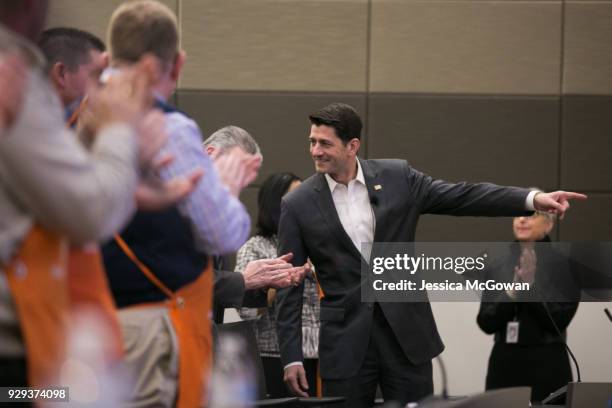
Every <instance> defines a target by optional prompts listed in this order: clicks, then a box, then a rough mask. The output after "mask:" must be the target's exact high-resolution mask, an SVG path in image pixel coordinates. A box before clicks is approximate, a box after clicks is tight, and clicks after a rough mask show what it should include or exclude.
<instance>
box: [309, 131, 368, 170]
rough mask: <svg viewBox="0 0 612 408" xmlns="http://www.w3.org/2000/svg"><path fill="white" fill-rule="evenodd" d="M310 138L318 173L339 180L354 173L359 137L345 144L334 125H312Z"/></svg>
mask: <svg viewBox="0 0 612 408" xmlns="http://www.w3.org/2000/svg"><path fill="white" fill-rule="evenodd" d="M308 140H309V143H310V155H311V156H312V160H313V161H314V164H315V170H316V171H317V173H327V174H329V175H330V176H331V177H332V178H333V179H334V180H336V181H338V182H342V181H343V180H344V179H345V178H346V177H347V176H350V175H351V174H352V172H353V170H354V169H355V168H356V167H355V166H356V157H357V151H358V150H359V139H351V140H350V141H349V142H347V143H346V144H345V143H343V142H342V140H341V139H340V138H339V137H338V136H337V135H336V130H335V129H334V128H333V127H330V126H326V125H321V126H317V125H312V126H311V127H310V136H309V137H308ZM349 180H350V177H349Z"/></svg>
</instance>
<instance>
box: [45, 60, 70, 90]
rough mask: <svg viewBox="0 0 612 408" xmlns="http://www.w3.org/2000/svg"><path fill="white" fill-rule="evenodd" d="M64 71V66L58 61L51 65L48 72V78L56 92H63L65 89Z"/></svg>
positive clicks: (65, 68)
mask: <svg viewBox="0 0 612 408" xmlns="http://www.w3.org/2000/svg"><path fill="white" fill-rule="evenodd" d="M66 70H67V67H66V65H65V64H64V63H63V62H60V61H58V62H56V63H55V64H53V66H52V67H51V69H50V70H49V78H51V82H53V84H54V85H55V87H56V88H57V89H58V90H63V89H64V88H65V87H66Z"/></svg>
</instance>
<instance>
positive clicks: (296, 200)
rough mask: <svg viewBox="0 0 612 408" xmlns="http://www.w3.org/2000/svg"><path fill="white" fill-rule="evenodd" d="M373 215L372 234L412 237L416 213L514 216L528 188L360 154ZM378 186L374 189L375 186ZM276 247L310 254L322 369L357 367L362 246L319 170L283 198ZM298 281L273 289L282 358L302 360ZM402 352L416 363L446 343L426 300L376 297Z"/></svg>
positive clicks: (298, 260) (363, 335)
mask: <svg viewBox="0 0 612 408" xmlns="http://www.w3.org/2000/svg"><path fill="white" fill-rule="evenodd" d="M360 163H361V167H362V170H363V174H364V178H365V182H366V185H367V188H368V194H369V196H370V202H371V203H372V209H373V211H374V216H375V218H376V229H375V231H374V242H413V241H414V235H415V230H416V227H417V222H418V219H419V216H420V215H421V214H427V213H430V214H450V215H469V216H516V215H524V214H527V212H526V211H525V200H526V198H527V195H528V193H529V191H528V190H526V189H519V188H514V187H500V186H496V185H493V184H489V183H479V184H468V183H456V184H454V183H447V182H444V181H441V180H434V179H432V178H431V177H429V176H427V175H425V174H423V173H421V172H419V171H417V170H415V169H413V168H411V167H410V166H409V165H408V163H407V162H406V161H404V160H393V159H388V160H387V159H386V160H360ZM375 185H380V186H381V187H382V188H381V189H378V190H375V189H374V186H375ZM278 235H279V241H280V243H279V245H280V247H279V253H287V252H292V253H293V255H294V256H293V264H294V265H301V264H303V263H304V262H306V259H307V258H310V259H311V261H312V263H313V264H314V265H315V269H316V272H317V277H318V279H319V283H320V285H321V287H322V289H323V292H324V293H325V297H324V299H323V300H322V301H321V332H320V345H319V358H320V364H321V365H320V370H321V377H322V378H324V379H346V378H349V377H351V376H353V375H355V374H356V373H357V371H358V370H359V367H360V365H361V363H362V361H363V359H364V356H365V352H366V349H367V346H368V340H369V338H370V327H371V325H372V313H373V305H372V304H371V303H364V302H362V301H361V284H362V277H361V260H362V257H361V254H360V252H359V251H358V250H357V248H356V247H355V246H354V245H353V243H352V241H351V239H350V238H349V236H348V235H347V234H346V232H345V231H344V228H343V227H342V224H341V223H340V219H339V218H338V214H337V212H336V209H335V206H334V202H333V199H332V196H331V192H330V190H329V186H328V184H327V181H326V180H325V176H324V175H323V174H315V175H313V176H311V177H310V178H308V179H307V180H306V181H305V182H304V183H302V185H301V186H300V187H299V188H298V189H296V190H295V191H293V192H291V193H289V194H287V195H286V196H285V197H284V199H283V202H282V211H281V219H280V226H279V234H278ZM302 291H303V285H301V286H297V287H291V288H287V289H283V290H279V291H278V295H277V301H278V309H277V310H278V312H277V322H278V323H277V324H278V337H279V345H280V349H281V358H282V362H283V364H284V365H286V364H289V363H291V362H294V361H302V347H301V344H302V338H301V337H302V336H301V310H302ZM380 306H381V308H382V310H383V313H384V315H385V317H386V318H387V321H388V322H389V324H390V326H391V327H392V329H393V332H394V333H395V335H396V337H397V340H398V341H399V343H400V345H401V348H402V350H403V351H404V353H405V355H406V357H407V358H408V359H409V360H410V361H411V362H413V363H415V364H420V363H423V362H426V361H428V360H431V359H432V358H433V357H435V356H436V355H438V354H439V353H441V352H442V350H443V349H444V345H443V344H442V340H441V339H440V336H439V334H438V330H437V328H436V323H435V321H434V317H433V314H432V311H431V307H430V305H429V303H428V302H421V303H380Z"/></svg>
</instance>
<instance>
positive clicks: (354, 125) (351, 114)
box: [308, 103, 363, 143]
mask: <svg viewBox="0 0 612 408" xmlns="http://www.w3.org/2000/svg"><path fill="white" fill-rule="evenodd" d="M308 118H309V119H310V123H312V124H313V125H316V126H321V125H325V126H329V127H332V128H334V129H335V131H336V134H337V135H338V137H339V138H340V139H341V140H342V141H343V142H344V143H347V142H349V141H350V140H351V139H354V138H357V139H360V140H361V128H362V127H363V124H362V123H361V118H360V117H359V114H358V113H357V111H356V110H355V108H353V107H352V106H350V105H347V104H345V103H332V104H331V105H327V106H326V107H324V108H322V109H319V110H318V111H316V112H314V113H311V114H310V115H309V116H308Z"/></svg>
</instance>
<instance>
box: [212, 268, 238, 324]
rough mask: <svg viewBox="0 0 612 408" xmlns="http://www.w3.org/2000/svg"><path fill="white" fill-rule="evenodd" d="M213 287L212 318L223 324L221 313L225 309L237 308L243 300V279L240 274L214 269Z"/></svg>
mask: <svg viewBox="0 0 612 408" xmlns="http://www.w3.org/2000/svg"><path fill="white" fill-rule="evenodd" d="M214 272H215V277H214V278H215V281H214V285H213V318H214V321H215V322H216V323H223V312H224V310H225V309H227V308H232V307H235V308H239V307H241V306H242V301H243V299H244V278H243V277H242V274H240V273H235V272H230V271H224V270H220V269H215V270H214Z"/></svg>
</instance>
